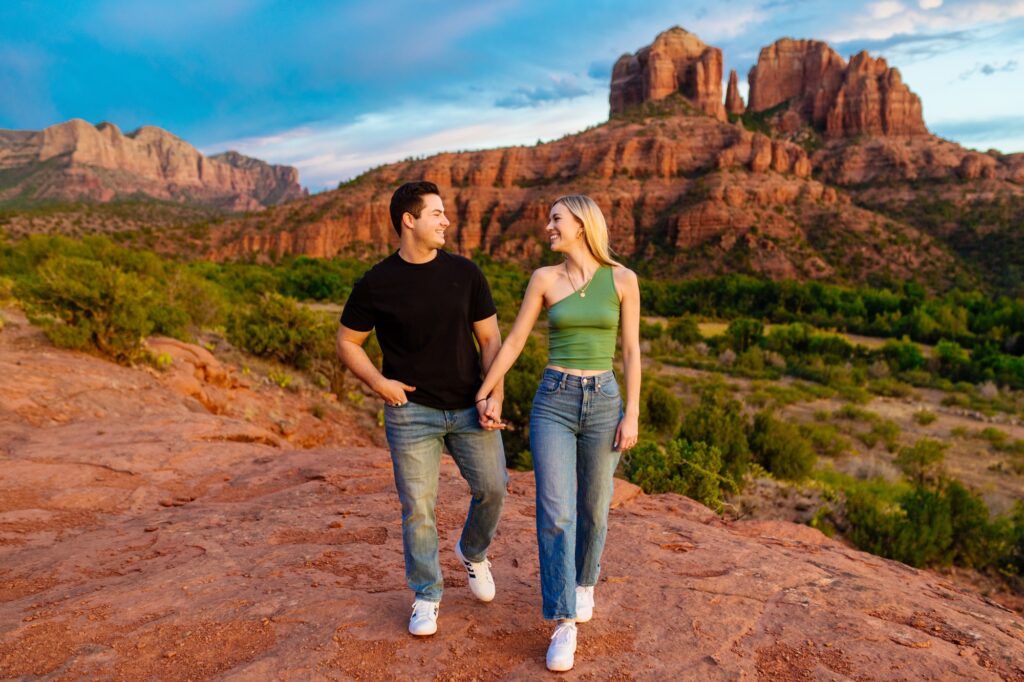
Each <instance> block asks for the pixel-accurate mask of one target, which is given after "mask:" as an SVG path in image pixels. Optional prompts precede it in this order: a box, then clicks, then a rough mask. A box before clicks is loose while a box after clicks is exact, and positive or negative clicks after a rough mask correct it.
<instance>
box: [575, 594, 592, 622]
mask: <svg viewBox="0 0 1024 682" xmlns="http://www.w3.org/2000/svg"><path fill="white" fill-rule="evenodd" d="M593 617H594V586H593V585H589V586H587V587H583V586H581V585H577V586H576V622H577V623H586V622H587V621H589V620H590V619H591V618H593Z"/></svg>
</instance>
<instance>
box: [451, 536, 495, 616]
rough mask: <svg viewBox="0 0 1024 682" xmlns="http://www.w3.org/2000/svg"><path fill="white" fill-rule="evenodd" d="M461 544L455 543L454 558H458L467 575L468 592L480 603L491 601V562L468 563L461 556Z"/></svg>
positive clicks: (492, 593) (492, 586)
mask: <svg viewBox="0 0 1024 682" xmlns="http://www.w3.org/2000/svg"><path fill="white" fill-rule="evenodd" d="M461 543H462V541H461V540H459V541H456V543H455V556H457V557H459V561H461V562H462V565H463V566H465V567H466V573H468V574H469V590H470V592H472V593H473V596H474V597H476V598H477V599H479V600H480V601H483V602H488V601H491V600H492V599H494V578H493V577H492V576H491V562H490V561H488V560H487V559H484V560H483V561H470V560H469V559H467V558H466V557H465V556H463V554H462V547H460V545H461Z"/></svg>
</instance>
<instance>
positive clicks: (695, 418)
mask: <svg viewBox="0 0 1024 682" xmlns="http://www.w3.org/2000/svg"><path fill="white" fill-rule="evenodd" d="M746 431H747V420H746V418H745V417H744V416H743V410H742V406H741V405H740V403H739V401H737V400H734V399H732V398H730V397H729V396H728V395H727V394H726V392H725V387H724V386H722V385H712V386H709V387H708V388H706V389H704V390H703V391H702V392H701V396H700V403H699V404H698V405H697V407H695V408H694V409H693V410H691V411H690V412H689V414H687V415H686V418H685V419H684V420H683V425H682V427H681V428H680V429H679V437H680V438H682V439H684V440H687V441H689V442H691V443H697V442H701V443H707V444H708V445H710V446H712V447H715V448H717V449H718V451H719V452H720V453H721V454H722V475H723V476H725V477H726V478H728V479H729V480H730V481H731V482H732V485H733V486H734V487H735V488H736V489H737V490H740V489H742V488H743V478H744V476H746V473H747V468H748V467H749V465H750V447H749V445H748V444H747V433H746Z"/></svg>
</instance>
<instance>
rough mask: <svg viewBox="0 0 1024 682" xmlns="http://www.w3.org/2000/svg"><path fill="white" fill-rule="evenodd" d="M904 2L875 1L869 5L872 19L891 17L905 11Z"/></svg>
mask: <svg viewBox="0 0 1024 682" xmlns="http://www.w3.org/2000/svg"><path fill="white" fill-rule="evenodd" d="M904 9H905V8H904V7H903V5H902V4H900V3H898V2H874V3H871V4H870V5H868V11H869V12H870V13H871V18H872V19H889V18H890V17H894V16H896V15H897V14H900V13H902V12H903V11H904Z"/></svg>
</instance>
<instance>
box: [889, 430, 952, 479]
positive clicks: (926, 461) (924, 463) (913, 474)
mask: <svg viewBox="0 0 1024 682" xmlns="http://www.w3.org/2000/svg"><path fill="white" fill-rule="evenodd" d="M947 447H948V446H947V445H946V444H945V443H941V442H939V441H937V440H932V439H931V438H922V439H920V440H918V441H917V442H916V443H914V445H913V446H911V447H905V448H902V449H901V450H900V453H899V455H897V456H896V460H895V464H896V466H898V467H899V468H900V470H901V471H902V472H903V473H904V474H905V475H906V476H907V478H909V479H911V480H912V481H914V482H915V483H917V484H918V485H924V484H925V483H927V482H930V481H935V480H937V479H938V477H939V474H940V473H941V472H942V460H943V459H944V458H945V452H946V448H947Z"/></svg>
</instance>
